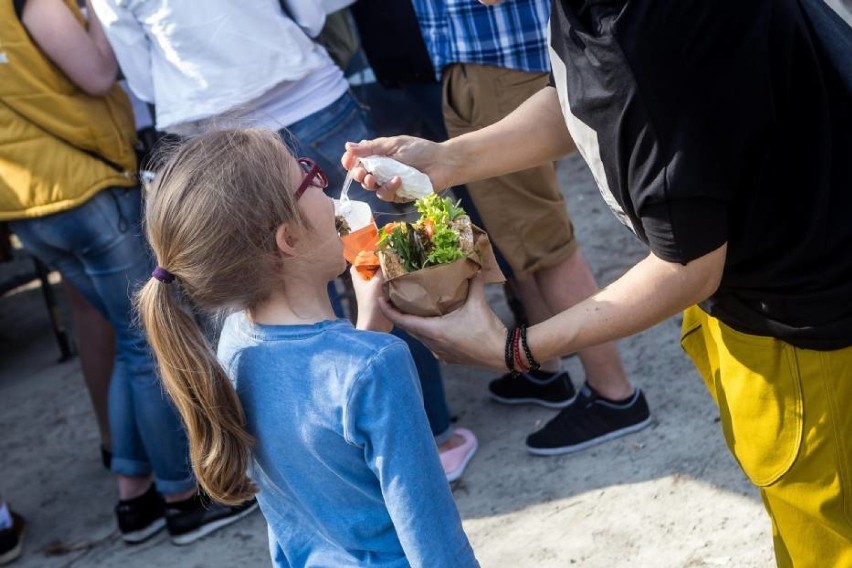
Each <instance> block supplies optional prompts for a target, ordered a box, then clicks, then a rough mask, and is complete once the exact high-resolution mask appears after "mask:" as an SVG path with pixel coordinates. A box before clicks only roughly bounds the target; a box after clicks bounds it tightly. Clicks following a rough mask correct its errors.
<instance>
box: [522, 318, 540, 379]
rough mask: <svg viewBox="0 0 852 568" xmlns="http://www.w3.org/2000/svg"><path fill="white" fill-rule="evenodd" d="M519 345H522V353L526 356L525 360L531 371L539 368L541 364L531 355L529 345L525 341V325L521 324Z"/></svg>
mask: <svg viewBox="0 0 852 568" xmlns="http://www.w3.org/2000/svg"><path fill="white" fill-rule="evenodd" d="M520 331H521V345H523V347H524V355H526V356H527V362H528V363H529V367H530V370H531V371H538V370H539V369H541V364H540V363H539V362H538V361H536V360H535V357H533V354H532V351H531V350H530V346H529V344H528V343H527V326H525V325H521V328H520Z"/></svg>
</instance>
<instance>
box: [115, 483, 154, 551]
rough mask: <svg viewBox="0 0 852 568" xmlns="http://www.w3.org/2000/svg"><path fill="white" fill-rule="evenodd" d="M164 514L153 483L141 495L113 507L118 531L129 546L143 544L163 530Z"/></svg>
mask: <svg viewBox="0 0 852 568" xmlns="http://www.w3.org/2000/svg"><path fill="white" fill-rule="evenodd" d="M165 514H166V513H165V509H164V507H163V499H162V497H160V494H159V493H157V488H156V487H154V484H153V483H152V484H151V487H150V488H149V489H148V491H146V492H145V493H144V494H143V495H140V496H139V497H135V498H133V499H127V500H126V501H119V502H118V505H116V506H115V516H116V517H118V530H119V531H121V538H123V539H124V542H127V543H129V544H139V543H140V542H144V541H146V540H148V539H149V538H151V537H152V536H154V535H155V534H157V533H158V532H160V531H161V530H163V527H165V526H166V519H165Z"/></svg>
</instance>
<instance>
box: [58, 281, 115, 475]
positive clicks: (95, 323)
mask: <svg viewBox="0 0 852 568" xmlns="http://www.w3.org/2000/svg"><path fill="white" fill-rule="evenodd" d="M62 283H63V289H64V290H65V295H66V297H67V298H68V300H69V302H70V304H71V316H72V319H73V320H74V327H75V329H76V330H77V349H78V351H79V354H80V367H81V368H82V371H83V379H84V380H85V381H86V387H87V389H88V391H89V398H90V399H91V401H92V408H94V410H95V418H96V419H97V422H98V430H99V431H100V434H101V446H102V448H103V450H105V451H106V452H109V451H110V434H109V412H108V411H107V400H108V397H109V386H110V376H111V375H112V368H113V363H114V360H115V333H113V330H112V326H111V325H110V323H109V322H108V321H107V320H106V318H104V316H103V314H101V312H99V311H98V310H97V308H95V306H93V305H92V304H90V303H89V302H88V301H87V300H86V298H85V297H84V296H83V295H82V294H81V293H80V292H79V291H78V290H77V289H76V288H75V287H74V286H72V285H71V284H69V283H68V281H67V280H63V281H62ZM107 467H109V466H107Z"/></svg>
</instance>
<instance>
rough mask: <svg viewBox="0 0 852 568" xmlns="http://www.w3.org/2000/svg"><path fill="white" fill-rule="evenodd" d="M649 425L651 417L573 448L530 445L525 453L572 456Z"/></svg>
mask: <svg viewBox="0 0 852 568" xmlns="http://www.w3.org/2000/svg"><path fill="white" fill-rule="evenodd" d="M650 425H651V417H650V416H648V418H646V419H645V420H643V421H642V422H639V423H638V424H634V425H633V426H628V427H627V428H622V429H621V430H616V431H614V432H610V433H609V434H604V435H603V436H599V437H597V438H594V439H592V440H589V441H587V442H583V443H582V444H576V445H574V446H561V447H558V448H534V447H532V446H530V445H527V451H528V452H529V453H531V454H532V455H534V456H558V455H561V454H573V453H577V452H582V451H583V450H587V449H589V448H591V447H594V446H597V445H599V444H603V443H604V442H609V441H610V440H614V439H616V438H620V437H621V436H626V435H627V434H633V433H634V432H638V431H639V430H644V429H645V428H647V427H648V426H650Z"/></svg>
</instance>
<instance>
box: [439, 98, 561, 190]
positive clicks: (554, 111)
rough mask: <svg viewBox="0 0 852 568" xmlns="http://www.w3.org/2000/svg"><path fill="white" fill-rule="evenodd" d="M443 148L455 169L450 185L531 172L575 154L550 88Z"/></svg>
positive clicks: (557, 100)
mask: <svg viewBox="0 0 852 568" xmlns="http://www.w3.org/2000/svg"><path fill="white" fill-rule="evenodd" d="M443 146H444V147H445V153H446V155H447V159H448V160H449V161H450V162H451V163H452V164H453V165H454V166H455V167H454V169H453V171H454V174H453V175H454V180H453V181H454V184H463V183H467V182H471V181H478V180H482V179H488V178H491V177H496V176H500V175H505V174H508V173H512V172H516V171H520V170H525V169H528V168H533V167H536V166H539V165H541V164H543V163H545V162H552V161H554V160H557V159H559V158H561V157H562V156H565V155H566V154H568V153H570V152H572V151H573V150H575V146H574V141H573V140H572V139H571V136H570V134H569V133H568V129H567V128H566V126H565V120H564V118H563V116H562V111H561V109H560V106H559V98H558V97H557V95H556V89H554V88H553V87H546V88H544V89H542V90H541V91H539V92H538V93H536V94H535V95H533V96H532V97H530V98H529V99H527V101H526V102H524V103H523V104H522V105H521V106H519V107H518V108H517V109H515V111H514V112H512V113H511V114H510V115H508V116H507V117H506V118H504V119H503V120H501V121H500V122H497V123H495V124H492V125H491V126H488V127H486V128H483V129H481V130H477V131H476V132H471V133H469V134H465V135H463V136H459V137H458V138H453V139H451V140H448V141H447V142H444V144H443Z"/></svg>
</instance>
